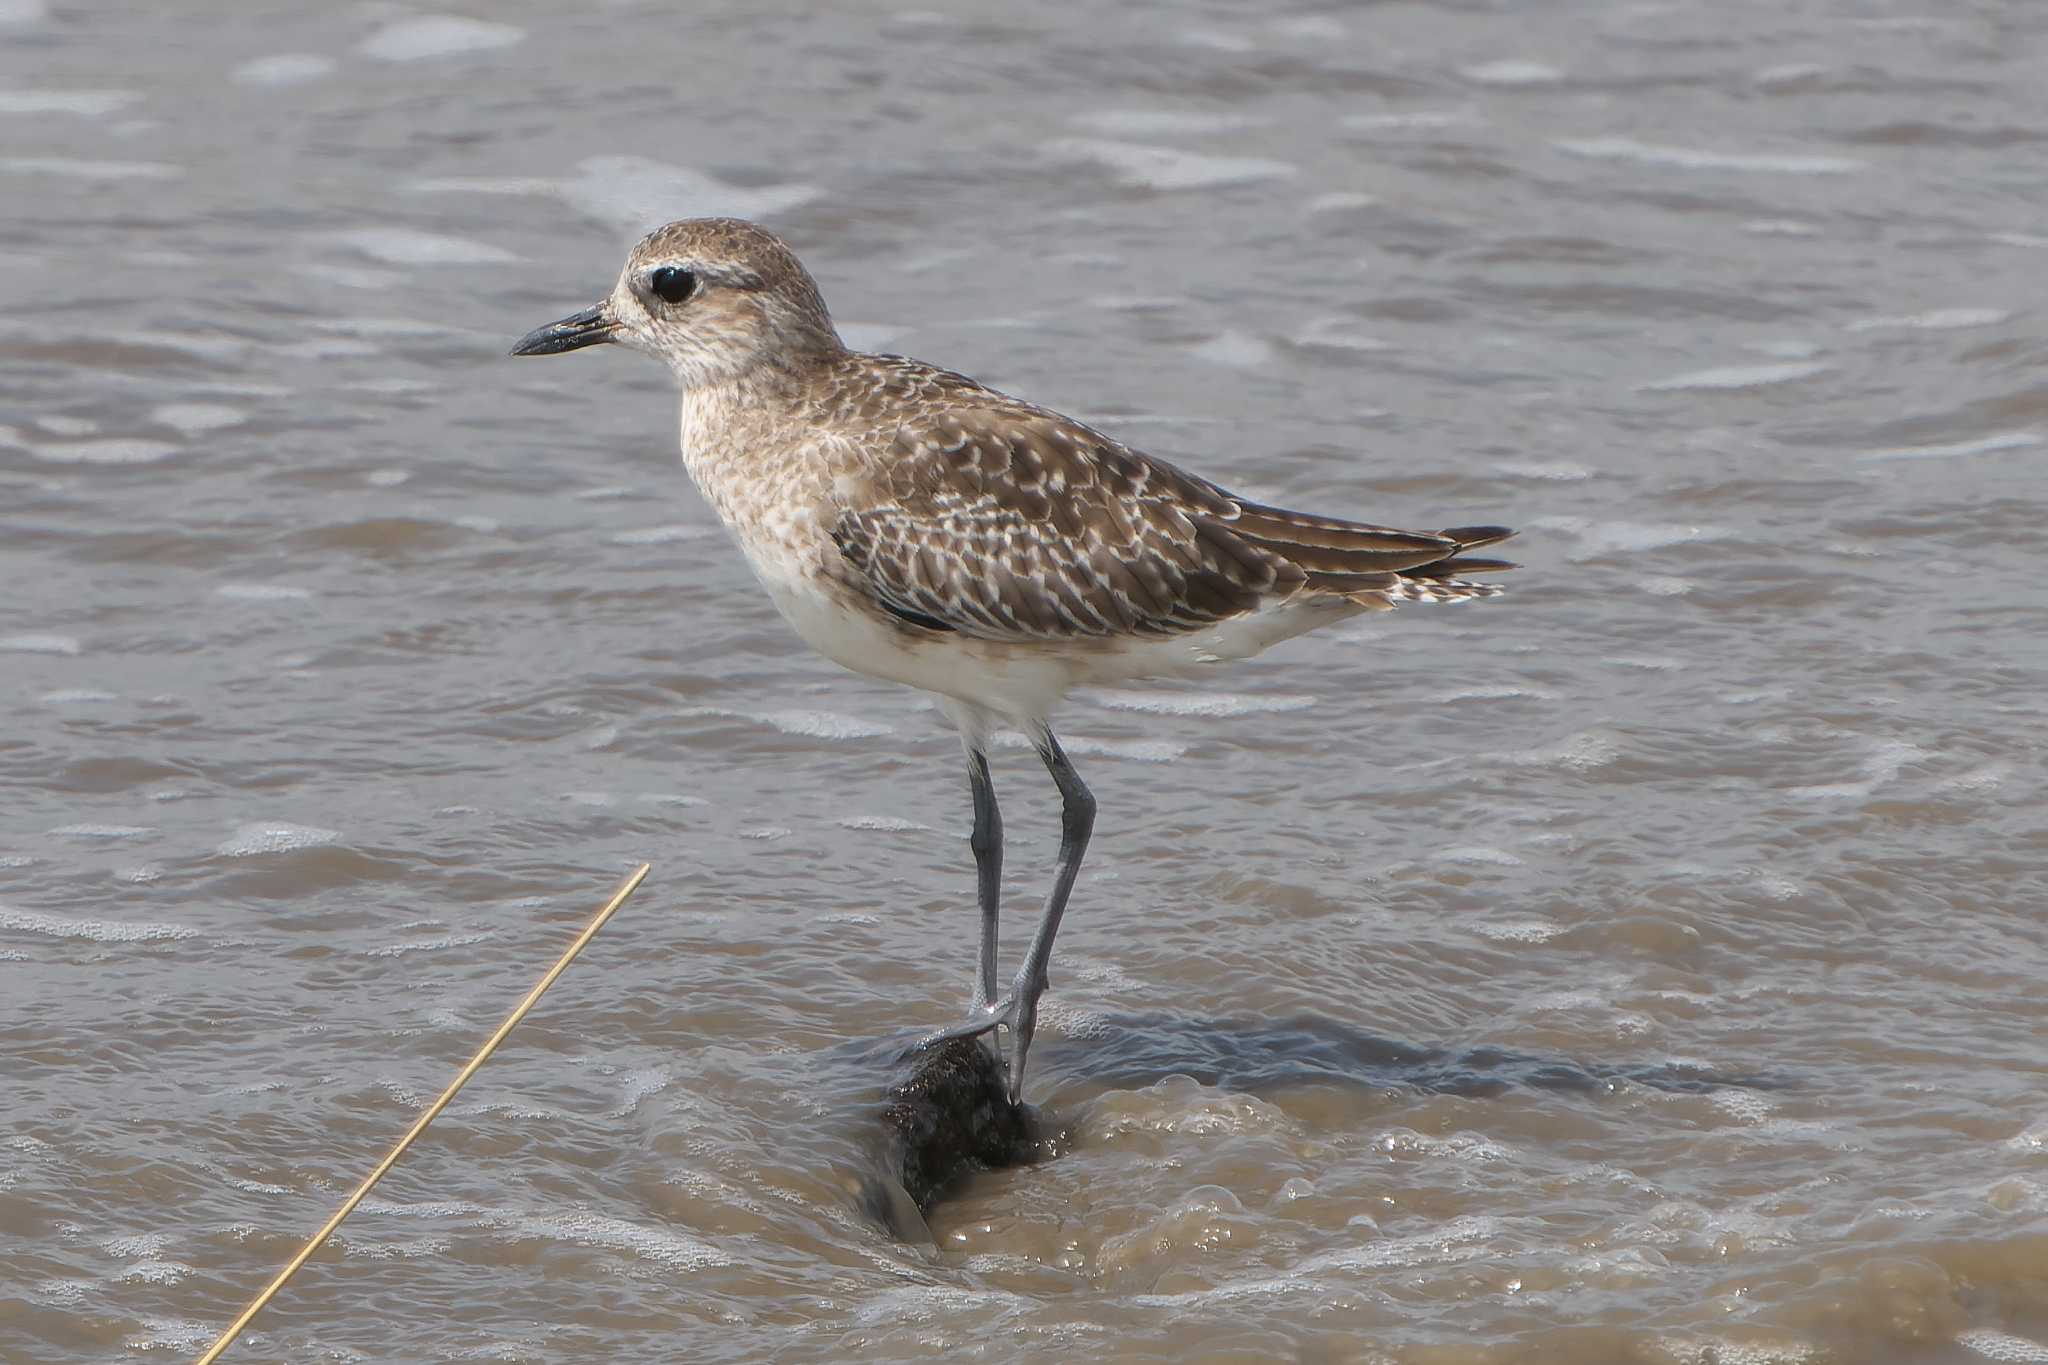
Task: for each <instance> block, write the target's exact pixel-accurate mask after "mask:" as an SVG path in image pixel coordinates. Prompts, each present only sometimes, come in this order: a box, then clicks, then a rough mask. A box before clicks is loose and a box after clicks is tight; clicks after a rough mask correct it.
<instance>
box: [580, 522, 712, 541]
mask: <svg viewBox="0 0 2048 1365" xmlns="http://www.w3.org/2000/svg"><path fill="white" fill-rule="evenodd" d="M706 530H707V528H706V527H702V526H686V525H681V524H676V525H670V526H641V527H636V528H635V529H633V530H631V531H614V532H613V533H612V534H611V535H609V536H606V537H605V539H606V540H609V541H610V542H611V543H612V544H614V545H672V544H674V543H675V542H676V541H679V540H695V539H696V538H697V537H698V536H701V535H703V534H705V532H706Z"/></svg>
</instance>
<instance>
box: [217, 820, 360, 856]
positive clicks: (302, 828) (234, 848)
mask: <svg viewBox="0 0 2048 1365" xmlns="http://www.w3.org/2000/svg"><path fill="white" fill-rule="evenodd" d="M340 838H341V831H339V830H333V829H316V828H314V827H312V826H309V825H288V824H285V823H283V822H282V821H276V822H258V823H255V824H248V825H242V826H240V827H238V828H237V829H236V830H235V832H234V833H233V834H231V835H229V836H228V837H227V839H226V840H224V841H223V842H222V843H221V845H220V847H219V849H218V850H216V851H217V852H219V853H222V854H224V855H226V856H227V857H230V858H248V857H252V856H254V855H256V854H259V853H295V852H297V851H298V850H300V849H305V848H319V847H321V846H322V845H324V844H332V843H336V842H338V841H339V840H340Z"/></svg>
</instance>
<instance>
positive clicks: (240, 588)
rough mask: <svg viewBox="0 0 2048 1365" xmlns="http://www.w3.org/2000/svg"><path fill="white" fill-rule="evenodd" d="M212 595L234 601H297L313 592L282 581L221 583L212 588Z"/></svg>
mask: <svg viewBox="0 0 2048 1365" xmlns="http://www.w3.org/2000/svg"><path fill="white" fill-rule="evenodd" d="M213 595H214V596H215V597H225V598H227V599H229V600H230V601H234V602H297V601H301V600H303V599H305V598H308V597H311V596H312V595H313V594H312V592H311V591H310V590H309V589H306V588H294V587H289V586H287V585H285V584H283V583H223V584H221V585H220V586H219V587H217V588H215V589H214V590H213Z"/></svg>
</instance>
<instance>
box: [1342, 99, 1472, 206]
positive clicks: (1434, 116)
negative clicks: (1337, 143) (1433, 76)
mask: <svg viewBox="0 0 2048 1365" xmlns="http://www.w3.org/2000/svg"><path fill="white" fill-rule="evenodd" d="M1478 122H1479V118H1478V116H1477V115H1475V114H1472V113H1470V112H1468V111H1466V110H1462V109H1460V110H1445V109H1418V110H1416V111H1414V112H1412V113H1406V114H1346V115H1345V116H1344V119H1343V123H1344V126H1345V127H1346V128H1350V129H1353V130H1354V131H1356V132H1361V133H1380V132H1390V133H1406V132H1430V131H1433V130H1435V129H1438V128H1456V127H1459V126H1461V125H1466V124H1476V123H1478ZM1332 197H1333V198H1334V197H1338V196H1332ZM1356 197H1357V198H1360V199H1364V200H1366V201H1367V202H1368V203H1372V202H1376V201H1374V200H1373V199H1372V198H1371V197H1370V196H1368V195H1358V196H1356Z"/></svg>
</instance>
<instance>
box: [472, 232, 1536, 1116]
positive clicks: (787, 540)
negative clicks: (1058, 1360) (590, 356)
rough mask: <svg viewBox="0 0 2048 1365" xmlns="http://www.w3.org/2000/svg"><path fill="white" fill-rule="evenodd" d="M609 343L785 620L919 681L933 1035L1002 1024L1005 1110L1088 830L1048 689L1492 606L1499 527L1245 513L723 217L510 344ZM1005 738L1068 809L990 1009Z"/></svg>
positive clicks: (561, 347) (1260, 508) (573, 346)
mask: <svg viewBox="0 0 2048 1365" xmlns="http://www.w3.org/2000/svg"><path fill="white" fill-rule="evenodd" d="M607 342H610V343H617V344H619V345H623V346H626V347H629V348H631V349H633V350H636V351H644V352H646V353H647V354H649V355H651V356H654V357H655V358H656V359H658V360H661V361H662V362H664V363H665V364H666V365H667V366H668V367H669V370H670V372H671V373H672V374H674V376H675V380H676V384H677V386H678V387H679V388H680V389H681V390H682V456H683V465H684V467H685V468H686V469H688V470H689V473H690V477H691V478H692V479H693V480H694V481H695V483H696V485H697V487H698V489H699V490H700V491H701V492H702V493H703V495H704V498H705V500H706V501H707V502H709V503H710V504H711V506H712V507H713V508H714V509H715V510H716V511H717V513H718V515H719V517H720V518H721V519H722V520H723V521H724V522H725V525H726V527H727V529H728V530H729V531H730V532H731V533H732V536H733V539H734V540H736V541H737V542H738V544H739V548H740V550H741V552H742V553H743V554H744V555H745V556H746V559H747V563H748V564H749V565H750V566H751V567H752V569H753V571H754V574H755V576H756V577H757V578H758V579H759V580H760V582H761V585H762V587H764V588H766V589H767V591H768V595H769V596H770V597H771V598H772V599H773V600H774V602H775V605H776V607H777V608H778V609H779V610H780V611H781V613H782V615H783V616H784V617H785V618H787V619H788V621H789V623H790V625H792V626H793V627H795V628H796V632H797V634H798V635H800V636H802V637H803V639H804V641H805V642H806V643H808V644H809V645H810V646H811V647H812V648H813V649H815V650H817V651H818V652H819V653H820V654H823V655H824V656H825V657H826V658H828V659H831V660H833V661H834V662H836V663H839V664H842V665H844V666H845V667H847V668H850V669H852V670H854V671H855V672H858V673H865V674H868V675H870V676H872V677H877V678H885V679H888V680H889V681H891V682H898V683H904V684H907V685H909V686H911V687H915V688H921V689H922V690H924V691H926V692H929V693H932V694H933V695H934V696H936V697H937V699H938V702H939V705H940V707H941V708H942V709H943V710H944V711H945V713H946V715H947V716H948V717H949V718H950V719H951V720H952V722H953V724H954V726H955V727H956V728H957V729H958V730H959V732H960V739H961V743H962V746H963V747H964V748H965V750H966V757H967V779H968V787H969V790H970V793H971V796H972V800H973V832H972V834H971V835H970V836H969V840H968V842H969V844H970V846H971V847H972V849H973V851H974V860H975V871H976V894H977V900H978V902H979V905H980V910H981V942H980V953H979V957H978V959H977V970H976V972H975V977H974V983H973V989H972V993H971V995H970V997H969V1004H968V1010H967V1017H966V1019H965V1020H964V1021H963V1022H962V1023H960V1024H958V1025H957V1026H955V1027H952V1028H948V1029H945V1030H942V1031H940V1032H939V1033H936V1034H933V1035H931V1037H930V1038H929V1039H928V1041H938V1040H940V1039H944V1038H957V1037H973V1036H977V1035H980V1034H984V1033H987V1032H990V1031H991V1030H994V1029H997V1028H999V1027H1006V1028H1007V1029H1008V1030H1009V1034H1010V1056H1009V1068H1008V1070H1009V1075H1008V1080H1009V1096H1010V1100H1011V1102H1012V1103H1013V1104H1014V1103H1021V1102H1022V1099H1023V1089H1024V1062H1025V1056H1026V1054H1027V1053H1028V1052H1029V1051H1030V1048H1031V1040H1032V1035H1033V1033H1034V1031H1035V1029H1036V1025H1037V1019H1038V1005H1039V1000H1040V997H1042V996H1043V995H1044V994H1045V990H1046V987H1047V986H1048V984H1049V976H1048V967H1049V964H1050V963H1051V960H1052V944H1053V936H1054V935H1055V934H1057V933H1058V932H1059V927H1060V918H1061V916H1062V915H1064V914H1065V913H1066V908H1067V898H1068V896H1069V895H1070V894H1071V892H1072V891H1073V887H1074V878H1075V875H1076V873H1078V872H1079V870H1080V866H1081V858H1082V856H1083V854H1084V853H1085V852H1086V851H1087V847H1088V839H1089V835H1090V833H1091V832H1092V831H1093V829H1094V827H1095V798H1094V797H1093V796H1092V795H1090V793H1089V791H1088V788H1087V786H1086V785H1084V784H1083V783H1082V781H1081V778H1080V775H1079V774H1078V773H1076V772H1075V771H1074V765H1073V764H1072V763H1070V762H1068V760H1067V755H1066V753H1065V751H1064V750H1062V749H1061V748H1060V743H1059V740H1057V739H1056V738H1054V736H1053V730H1052V716H1053V712H1054V709H1055V708H1056V706H1057V705H1058V703H1059V702H1060V700H1061V698H1062V697H1064V696H1065V695H1066V693H1067V692H1068V691H1069V690H1071V689H1073V688H1075V687H1080V686H1091V685H1096V686H1099V685H1114V684H1117V683H1123V682H1130V681H1134V680H1137V679H1140V678H1158V677H1185V676H1188V675H1190V674H1198V673H1201V672H1204V671H1205V670H1208V669H1210V668H1212V667H1214V666H1215V665H1217V664H1219V663H1223V662H1225V661H1228V660H1233V659H1243V658H1248V657H1250V656H1251V655H1254V654H1257V653H1259V652H1260V651H1261V650H1264V649H1266V648H1267V647H1269V646H1271V645H1274V644H1276V643H1278V642H1279V641H1282V640H1286V639H1289V638H1290V637H1292V636H1296V635H1300V634H1302V633H1303V632H1305V631H1309V630H1313V629H1315V628H1316V627H1318V626H1324V625H1328V624H1330V623H1331V622H1334V621H1341V620H1344V619H1345V618H1347V617H1351V616H1356V615H1358V614H1359V613H1361V612H1369V611H1383V610H1386V609H1388V608H1390V607H1393V606H1394V605H1396V604H1397V603H1402V602H1459V601H1464V600H1465V599H1467V598H1473V597H1491V596H1493V595H1494V594H1496V593H1498V592H1499V591H1500V590H1499V588H1498V587H1496V586H1494V585H1493V584H1489V583H1476V582H1472V581H1469V580H1468V579H1466V578H1465V577H1463V575H1465V574H1468V573H1474V572H1485V571H1491V570H1498V569H1508V568H1512V567H1514V566H1513V565H1511V564H1508V563H1505V562H1504V561H1500V560H1491V559H1478V558H1473V557H1470V555H1469V554H1468V552H1469V551H1471V550H1475V549H1478V548H1480V547H1481V546H1486V545H1491V544H1493V543H1495V542H1496V541H1501V540H1505V539H1507V537H1508V536H1509V535H1511V534H1512V532H1510V531H1509V530H1507V529H1506V528H1505V527H1499V526H1465V527H1454V528H1452V529H1450V530H1445V531H1397V530H1393V529H1391V528H1388V527H1384V526H1372V525H1368V524H1366V523H1363V522H1357V521H1346V520H1343V519H1340V518H1336V517H1326V516H1315V515H1310V514H1307V513H1302V512H1289V511H1285V510H1283V509H1281V508H1278V507H1268V506H1264V505H1262V504H1260V503H1258V502H1255V501H1253V500H1251V499H1249V498H1243V497H1239V496H1237V495H1236V494H1233V493H1229V492H1226V491H1225V490H1224V489H1223V488H1221V487H1220V486H1218V485H1216V484H1214V483H1211V482H1209V481H1208V480H1207V479H1203V478H1200V477H1198V476H1196V475H1194V474H1191V473H1188V472H1187V471H1186V470H1183V469H1179V468H1176V467H1175V466H1173V465H1171V464H1169V463H1167V462H1166V461H1165V460H1162V459H1159V458H1157V457H1155V456H1151V455H1146V454H1144V453H1142V452H1140V451H1137V450H1133V449H1132V448H1130V447H1129V446H1126V445H1124V444H1122V443H1121V442H1119V441H1117V440H1115V439H1113V438H1111V437H1109V436H1105V435H1103V434H1102V433H1100V432H1098V431H1096V430H1094V429H1093V428H1091V427H1089V426H1087V425H1086V424H1084V423H1081V422H1077V421H1075V420H1074V419H1073V418H1071V417H1064V416H1062V415H1061V414H1059V413H1057V412H1054V411H1052V410H1051V409H1050V408H1042V407H1039V406H1037V405H1036V404H1033V403H1027V402H1025V401H1024V400H1023V399H1020V398H1013V397H1011V396H1010V395H1008V394H1006V393H1001V392H998V391H997V390H995V389H991V388H988V387H986V386H985V385H982V384H978V383H976V382H975V381H974V380H972V379H969V378H967V377H966V376H965V375H959V374H954V373H952V372H951V371H948V370H942V369H939V368H937V367H936V366H932V365H927V364H924V363H923V362H921V361H916V360H911V359H908V358H906V357H904V356H897V355H867V354H863V353H861V352H859V351H855V350H851V349H849V348H848V347H847V346H846V345H845V344H844V343H843V342H841V341H840V339H839V334H838V332H837V331H836V330H835V329H834V328H833V325H832V319H831V315H830V314H829V313H827V312H826V310H825V301H824V299H823V298H822V297H821V296H820V294H819V292H818V287H817V285H816V284H815V283H814V282H813V281H812V279H811V276H810V273H809V272H808V271H806V270H805V269H804V267H803V265H802V264H801V263H800V262H799V261H798V260H797V258H796V255H795V254H794V253H793V252H792V251H791V250H790V249H789V248H788V247H787V246H785V245H784V244H783V243H782V241H781V240H780V239H778V238H777V237H775V236H774V235H773V234H772V233H770V232H768V231H767V230H766V229H764V228H761V227H758V226H756V225H755V224H753V223H749V222H744V221H742V220H739V219H733V218H695V219H686V220H684V221H681V222H675V223H670V224H668V225H667V226H666V227H662V228H659V229H657V230H655V231H654V232H652V233H649V234H648V235H647V236H646V237H645V238H643V239H642V240H641V241H640V243H639V244H638V245H637V246H635V247H634V248H633V250H632V253H631V254H630V255H629V256H628V257H627V258H626V265H625V269H624V270H623V271H622V272H621V273H620V275H619V278H618V282H617V283H616V284H615V285H614V286H613V287H612V291H611V293H610V294H609V295H607V296H606V297H605V299H604V301H603V302H601V303H599V304H597V305H596V306H594V307H591V308H586V309H584V310H583V311H582V312H580V313H573V314H571V315H570V316H568V317H565V318H563V319H562V320H561V321H559V322H552V323H549V324H548V325H547V326H545V327H540V328H536V329H535V330H534V331H532V332H529V333H528V334H527V335H526V336H524V337H522V338H521V339H520V341H519V343H518V344H517V345H516V346H514V347H513V348H512V354H514V355H553V354H556V353H557V352H562V351H573V350H578V349H581V348H582V347H585V346H595V345H598V344H600V343H607ZM1006 728H1007V729H1014V730H1017V731H1021V732H1022V733H1023V734H1024V735H1025V736H1026V737H1027V738H1028V739H1029V740H1030V742H1031V744H1032V746H1033V747H1034V748H1035V749H1036V750H1037V751H1038V756H1039V758H1040V759H1041V760H1042V761H1043V762H1044V764H1045V766H1046V769H1047V771H1048V772H1050V773H1051V774H1052V780H1053V784H1054V785H1055V786H1056V787H1058V789H1059V793H1060V803H1061V819H1060V850H1059V861H1058V868H1057V871H1056V873H1055V875H1054V877H1053V884H1052V891H1051V893H1050V894H1049V895H1048V896H1047V897H1046V902H1045V908H1044V910H1043V912H1042V913H1041V914H1040V916H1039V921H1038V928H1037V931H1036V932H1035V933H1034V934H1033V935H1032V939H1031V944H1030V947H1029V948H1028V949H1027V950H1026V952H1025V956H1024V962H1023V966H1022V967H1021V968H1020V969H1019V971H1018V972H1017V975H1016V977H1015V978H1014V980H1013V981H1012V982H1011V985H1010V990H1009V992H1008V993H1007V994H1004V995H1002V996H1000V997H998V994H997V989H998V983H997V910H998V902H999V899H1000V894H1001V886H1002V871H1003V822H1002V815H1001V813H1000V812H999V811H998V809H997V807H996V795H995V787H994V784H993V782H992V781H991V779H990V776H989V763H988V746H989V740H990V737H991V736H992V735H993V734H994V733H996V732H997V731H999V730H1002V729H1006Z"/></svg>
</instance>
